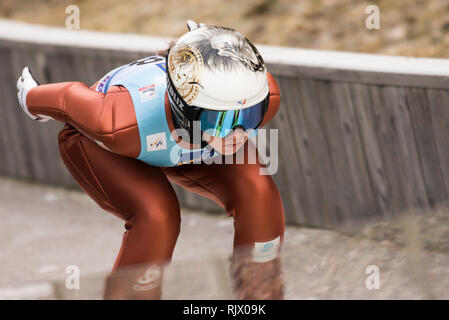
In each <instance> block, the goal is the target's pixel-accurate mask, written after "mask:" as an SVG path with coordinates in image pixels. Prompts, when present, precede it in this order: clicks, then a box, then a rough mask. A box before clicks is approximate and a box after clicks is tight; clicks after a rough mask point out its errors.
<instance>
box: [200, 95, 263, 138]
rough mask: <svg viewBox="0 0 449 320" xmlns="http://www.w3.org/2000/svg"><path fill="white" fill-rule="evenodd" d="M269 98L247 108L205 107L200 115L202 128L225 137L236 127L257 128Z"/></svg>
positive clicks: (214, 134)
mask: <svg viewBox="0 0 449 320" xmlns="http://www.w3.org/2000/svg"><path fill="white" fill-rule="evenodd" d="M267 99H268V98H267ZM267 99H265V100H263V101H261V102H259V103H258V104H256V105H254V106H252V107H248V108H245V109H238V110H228V111H218V110H206V109H204V110H203V111H201V114H200V117H199V121H200V122H201V130H202V131H206V130H207V131H208V132H209V133H210V132H211V131H212V132H213V134H212V135H213V136H216V137H221V138H223V137H225V136H226V135H227V134H228V133H229V132H230V130H233V129H234V128H236V127H243V129H244V130H249V129H256V128H257V127H258V126H259V125H260V123H261V122H262V120H263V117H264V115H265V112H266V104H267Z"/></svg>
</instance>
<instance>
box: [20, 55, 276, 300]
mask: <svg viewBox="0 0 449 320" xmlns="http://www.w3.org/2000/svg"><path fill="white" fill-rule="evenodd" d="M163 66H165V58H163V57H159V56H153V57H148V58H145V59H141V60H138V61H135V62H132V63H130V64H127V65H125V66H121V67H119V68H117V69H114V70H112V71H111V72H109V73H108V74H107V75H105V76H104V77H103V78H102V79H100V80H99V81H98V82H97V83H96V84H94V85H93V86H92V87H88V86H86V85H85V84H84V83H81V82H63V83H53V84H44V85H39V86H37V87H35V88H33V89H31V90H30V91H29V93H28V95H27V99H26V103H27V106H28V108H29V111H30V112H31V113H32V114H33V115H36V116H38V115H45V116H50V117H52V118H53V119H55V120H57V121H61V122H63V123H65V124H66V125H65V127H64V128H63V129H62V130H61V131H60V133H59V139H58V140H59V150H60V155H61V158H62V160H63V162H64V164H65V165H66V167H67V169H68V170H69V172H70V173H71V174H72V176H73V177H74V179H75V180H76V181H77V182H78V184H79V185H80V186H81V187H82V188H83V190H84V191H85V192H86V193H87V194H88V195H89V196H90V197H91V198H92V199H93V200H94V201H95V202H96V203H97V204H98V205H99V206H100V207H101V208H103V209H104V210H106V211H108V212H110V213H113V214H114V215H116V216H118V217H120V218H121V219H123V220H124V221H125V233H124V235H123V241H122V245H121V249H120V252H119V254H118V256H117V258H116V261H115V264H114V267H113V270H112V273H114V272H117V271H118V270H120V269H122V268H126V267H130V266H135V265H143V264H149V263H153V262H159V261H170V260H171V257H172V254H173V250H174V248H175V244H176V240H177V237H178V234H179V231H180V222H181V217H180V207H179V203H178V199H177V197H176V194H175V191H174V189H173V187H172V186H171V184H170V181H171V182H173V183H175V184H177V185H179V186H181V187H183V188H185V189H187V190H189V191H191V192H194V193H197V194H199V195H201V196H204V197H207V198H209V199H212V200H213V201H215V202H216V203H217V204H218V205H220V206H221V207H222V208H224V209H225V210H226V213H227V215H228V216H232V217H233V219H234V228H235V233H234V248H236V247H238V246H252V247H254V246H255V243H256V242H259V243H263V242H272V241H275V239H278V241H280V242H281V243H282V241H283V237H284V210H283V205H282V200H281V197H280V194H279V191H278V189H277V187H276V185H275V183H274V181H273V179H272V177H271V176H269V175H260V174H259V169H260V168H261V167H263V166H264V165H263V164H262V163H260V162H259V160H258V158H257V163H256V164H248V163H247V161H245V163H244V164H236V163H235V161H234V162H233V164H204V163H202V164H189V163H190V162H191V161H190V160H192V159H194V158H195V157H196V156H197V154H198V153H200V154H201V153H203V152H204V150H194V151H195V152H196V153H195V152H190V151H189V150H187V149H185V148H183V147H181V145H178V144H177V142H176V141H174V139H173V138H172V137H171V135H170V132H171V131H173V130H174V129H175V127H174V124H173V120H172V117H171V109H170V106H169V102H168V97H167V94H166V92H165V88H166V84H165V68H164V67H163ZM268 80H269V88H270V103H269V106H268V111H267V113H266V114H265V117H264V119H263V122H262V125H264V124H266V123H267V122H268V121H270V120H271V119H272V118H273V117H274V115H275V114H276V112H277V110H278V108H279V103H280V96H279V89H278V86H277V84H276V81H275V80H274V78H273V77H272V76H271V75H270V74H268ZM262 125H261V126H262ZM244 148H245V154H247V153H246V150H247V148H248V142H247V143H245V145H244V146H243V147H242V149H244ZM170 150H175V153H174V154H175V156H170ZM241 151H242V152H243V150H241ZM209 156H220V155H217V154H210V155H209ZM234 156H235V155H234ZM204 241H207V239H204ZM261 265H267V266H268V268H272V269H273V268H274V269H276V270H278V269H280V267H279V261H278V258H276V259H274V260H271V261H268V262H265V263H257V270H262V269H261V268H260V267H261ZM236 268H238V267H236ZM278 271H279V270H278ZM264 272H266V271H264ZM109 286H110V287H113V286H114V284H110V285H109ZM254 286H256V284H254ZM281 289H282V288H276V289H275V290H274V291H275V292H277V293H272V294H271V295H270V294H269V293H268V295H267V298H273V296H276V295H277V296H279V294H280V293H279V290H281ZM276 290H277V291H276ZM264 292H265V291H264ZM159 294H160V293H159ZM280 295H282V294H280ZM242 297H249V298H251V295H250V294H247V295H246V296H245V295H244V294H243V295H242Z"/></svg>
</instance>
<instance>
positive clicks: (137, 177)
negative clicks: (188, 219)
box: [59, 125, 181, 299]
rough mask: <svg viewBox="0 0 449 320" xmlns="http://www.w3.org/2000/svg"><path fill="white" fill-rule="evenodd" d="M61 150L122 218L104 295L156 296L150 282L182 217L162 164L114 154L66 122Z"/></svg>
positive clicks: (78, 176) (96, 196) (94, 194)
mask: <svg viewBox="0 0 449 320" xmlns="http://www.w3.org/2000/svg"><path fill="white" fill-rule="evenodd" d="M59 150H60V154H61V157H62V159H63V161H64V163H65V165H66V166H67V168H68V170H69V171H70V173H71V174H72V175H73V177H74V178H75V180H76V181H77V182H78V183H79V184H80V186H81V187H82V188H83V189H84V190H85V191H86V193H87V194H88V195H89V196H90V197H91V198H92V199H93V200H94V201H95V202H96V203H97V204H98V205H99V206H100V207H101V208H103V209H104V210H106V211H109V212H111V213H113V214H115V215H117V216H118V217H120V218H122V219H124V220H125V221H126V223H125V229H126V231H125V233H124V236H123V242H122V246H121V249H120V252H119V254H118V256H117V259H116V262H115V264H114V267H113V270H112V274H111V276H110V277H109V278H108V280H107V283H106V292H105V297H106V298H134V299H135V298H160V294H161V292H160V290H161V287H160V286H153V285H154V283H149V282H151V280H152V279H153V280H155V279H156V278H157V277H156V276H157V275H158V272H159V271H162V270H161V269H160V265H161V264H163V263H168V262H170V260H171V257H172V254H173V250H174V247H175V244H176V240H177V237H178V234H179V230H180V220H181V218H180V211H179V204H178V199H177V197H176V194H175V192H174V190H173V188H172V186H171V185H170V182H169V181H168V180H167V178H166V177H165V175H164V174H163V172H162V171H161V169H160V168H158V167H153V166H149V165H147V164H145V163H143V162H141V161H139V160H136V159H131V158H126V157H122V156H119V155H116V154H113V153H111V152H109V151H107V150H105V149H103V148H101V147H100V146H98V145H97V144H96V143H95V142H92V141H91V140H89V139H88V138H86V137H85V136H83V135H82V134H81V133H79V132H78V131H77V130H76V129H74V128H73V127H71V126H70V125H66V126H65V127H64V129H63V130H62V131H61V132H60V133H59ZM98 232H101V230H99V231H98ZM154 264H156V266H154ZM159 278H160V277H159ZM139 280H140V281H139ZM156 280H157V279H156ZM134 285H136V286H134ZM130 288H131V289H130ZM132 289H136V290H134V291H133V290H132Z"/></svg>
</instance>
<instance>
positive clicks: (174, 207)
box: [129, 197, 181, 237]
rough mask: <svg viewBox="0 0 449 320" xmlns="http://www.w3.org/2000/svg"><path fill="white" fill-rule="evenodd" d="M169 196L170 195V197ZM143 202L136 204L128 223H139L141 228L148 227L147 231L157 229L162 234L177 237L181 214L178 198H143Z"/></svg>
mask: <svg viewBox="0 0 449 320" xmlns="http://www.w3.org/2000/svg"><path fill="white" fill-rule="evenodd" d="M170 198H171V197H170ZM145 200H146V201H145V203H144V204H142V205H140V206H138V208H137V210H136V212H135V213H134V215H133V217H132V218H131V219H130V221H129V224H130V225H131V226H132V225H135V224H139V225H141V226H142V227H143V228H148V229H149V232H150V230H152V231H151V232H154V230H157V231H158V232H160V233H162V234H167V235H170V236H172V237H177V236H178V235H179V232H180V229H181V214H180V206H179V202H178V200H177V199H176V198H175V199H171V200H169V199H167V198H164V200H162V199H159V200H158V201H154V200H155V199H151V200H149V199H145Z"/></svg>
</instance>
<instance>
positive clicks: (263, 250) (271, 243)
mask: <svg viewBox="0 0 449 320" xmlns="http://www.w3.org/2000/svg"><path fill="white" fill-rule="evenodd" d="M272 247H273V242H269V243H266V244H265V245H264V246H263V248H262V250H261V251H262V252H267V251H270V249H271V248H272Z"/></svg>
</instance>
